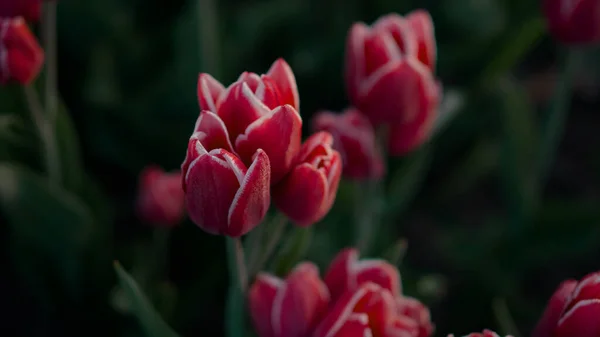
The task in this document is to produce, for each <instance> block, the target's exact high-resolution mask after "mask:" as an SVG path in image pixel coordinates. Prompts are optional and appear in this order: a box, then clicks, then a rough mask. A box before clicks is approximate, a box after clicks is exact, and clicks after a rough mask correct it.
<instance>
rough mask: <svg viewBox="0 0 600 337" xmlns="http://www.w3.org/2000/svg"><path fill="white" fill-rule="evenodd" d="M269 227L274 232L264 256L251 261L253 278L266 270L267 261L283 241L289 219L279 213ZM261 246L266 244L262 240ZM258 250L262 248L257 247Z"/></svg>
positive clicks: (263, 253) (267, 243)
mask: <svg viewBox="0 0 600 337" xmlns="http://www.w3.org/2000/svg"><path fill="white" fill-rule="evenodd" d="M265 225H267V224H263V226H265ZM269 225H271V226H274V228H273V227H272V229H273V231H272V232H271V235H270V237H269V239H268V241H267V242H266V248H265V250H264V251H263V252H262V254H259V255H258V258H256V259H255V260H253V261H250V275H251V276H253V275H255V274H256V273H258V272H260V271H261V270H262V269H263V268H264V266H265V263H267V261H268V260H269V257H271V255H272V254H273V251H274V250H275V248H276V247H277V244H278V243H279V242H280V241H281V237H282V236H283V233H284V232H285V228H286V225H287V217H286V216H285V215H284V214H282V213H278V214H277V215H276V216H275V218H274V219H272V220H271V222H270V223H269ZM259 244H260V245H261V246H262V245H263V244H265V242H262V240H261V242H260V243H259ZM256 248H260V247H256Z"/></svg>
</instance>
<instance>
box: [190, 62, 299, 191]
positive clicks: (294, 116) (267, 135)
mask: <svg viewBox="0 0 600 337" xmlns="http://www.w3.org/2000/svg"><path fill="white" fill-rule="evenodd" d="M198 102H199V104H200V107H201V108H202V109H203V110H206V111H209V112H211V113H213V114H215V115H216V117H211V120H212V119H215V118H218V119H219V120H220V121H219V127H220V128H221V126H223V127H224V128H223V129H224V131H225V135H226V136H227V138H228V146H229V147H228V148H226V147H223V148H224V149H227V150H228V151H234V152H235V153H236V154H237V155H238V156H239V157H240V159H241V160H242V161H243V162H244V164H246V165H250V164H251V163H252V156H253V155H254V153H255V152H256V150H258V149H262V150H263V151H264V152H265V153H266V154H267V155H268V156H269V159H270V163H271V171H272V173H271V183H272V184H275V183H277V182H278V181H279V180H281V179H282V178H283V176H285V175H286V174H287V173H288V172H289V170H290V169H291V167H292V164H293V161H294V159H295V157H296V155H297V153H298V151H299V149H300V144H301V140H302V139H301V138H302V134H301V133H302V119H301V118H300V114H299V113H298V111H297V110H298V107H299V99H298V90H297V88H296V80H295V78H294V74H293V72H292V70H291V68H290V67H289V65H288V64H287V63H286V62H285V61H284V60H283V59H279V60H277V61H275V63H274V64H273V66H272V67H271V69H270V70H269V71H268V72H267V74H264V75H260V76H259V75H257V74H254V73H249V72H244V73H243V74H242V75H241V76H240V77H239V78H238V80H237V81H236V82H235V83H233V84H231V85H230V86H229V87H228V88H227V89H225V87H224V86H223V85H222V84H221V83H219V82H218V81H217V80H215V79H214V78H213V77H211V76H210V75H208V74H200V77H199V79H198ZM203 113H204V112H203ZM203 113H201V116H200V118H202V114H203ZM200 118H199V120H198V122H197V123H196V129H195V131H196V132H207V131H206V130H204V129H203V126H202V125H201V123H200ZM213 124H214V123H211V125H213ZM222 131H223V130H221V129H220V130H219V132H222ZM219 139H220V138H219ZM274 139H276V140H277V141H273V140H274Z"/></svg>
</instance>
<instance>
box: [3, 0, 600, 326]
mask: <svg viewBox="0 0 600 337" xmlns="http://www.w3.org/2000/svg"><path fill="white" fill-rule="evenodd" d="M198 3H199V4H198ZM419 7H420V8H426V9H428V10H429V11H430V13H431V15H432V17H433V20H434V24H435V30H436V38H437V43H438V65H437V75H438V76H439V77H440V78H441V80H442V81H443V84H444V87H445V89H446V91H451V92H453V93H455V94H457V95H458V96H459V97H460V102H461V103H460V104H459V105H458V106H459V108H458V110H457V111H456V113H455V114H454V115H453V117H454V118H452V120H451V121H450V122H448V123H447V124H445V125H444V127H443V128H442V129H441V130H440V132H439V133H437V134H436V135H435V136H434V137H433V139H432V141H431V142H430V143H429V144H427V145H425V146H424V147H422V148H421V149H419V150H418V151H415V152H414V153H412V154H410V155H408V156H406V157H405V158H391V159H390V160H389V172H390V174H389V176H388V178H387V180H386V184H385V186H386V191H387V195H388V202H387V203H386V206H385V209H386V212H387V213H386V214H387V215H388V216H387V217H386V218H385V221H384V222H383V223H381V224H379V225H378V226H380V227H378V230H377V233H378V237H377V244H376V248H375V249H374V250H373V252H371V253H370V255H371V256H381V255H382V254H384V252H386V251H388V248H389V247H390V246H391V245H393V244H394V242H396V241H397V240H398V239H400V238H406V239H407V241H408V245H409V249H408V251H407V254H406V257H405V259H404V260H403V262H402V264H401V266H400V269H401V272H402V276H403V283H404V289H405V292H406V293H408V294H409V295H412V296H416V297H418V298H420V299H422V300H423V301H424V302H425V303H427V304H428V305H430V307H431V310H432V316H433V321H434V322H435V323H436V325H437V332H436V336H446V335H447V334H448V333H455V334H457V335H461V334H466V333H468V332H471V331H477V330H482V329H483V328H491V329H495V330H497V331H498V332H499V333H514V334H515V335H516V334H517V332H516V331H514V330H513V331H503V330H506V329H509V330H510V329H514V328H513V327H511V326H510V321H511V319H510V317H509V318H507V317H506V313H505V311H506V310H507V311H508V312H509V313H510V316H512V318H513V319H514V321H515V322H516V327H517V328H518V329H519V330H520V331H521V332H522V336H525V335H527V334H528V333H529V331H530V330H531V328H532V327H533V325H534V324H535V322H536V320H537V318H538V317H539V315H540V314H541V310H542V308H543V306H544V305H545V301H546V300H547V298H548V297H549V296H550V295H551V293H552V291H553V290H554V289H555V287H556V286H557V285H558V284H559V282H560V281H561V280H563V279H566V278H571V277H572V278H579V277H581V276H583V275H584V274H586V273H588V272H591V271H595V270H597V269H600V263H599V262H598V261H599V258H600V248H599V247H600V207H599V204H598V201H599V200H598V198H599V193H600V185H599V184H598V183H599V179H600V155H599V154H598V151H597V149H598V148H599V145H600V132H598V127H599V126H600V116H598V110H599V108H600V105H599V99H598V98H599V96H598V93H599V89H598V88H599V86H598V85H599V84H600V82H599V80H600V64H599V63H598V61H597V60H598V56H600V54H599V53H598V51H597V50H596V49H594V48H587V49H585V50H583V52H582V53H581V54H582V55H583V56H582V57H581V59H580V62H579V63H578V69H577V72H576V76H575V80H574V82H575V85H574V95H573V99H572V102H571V105H570V113H569V115H568V119H567V121H566V123H565V125H564V126H565V134H564V138H563V139H562V141H561V142H560V146H559V149H558V150H559V154H558V156H557V160H556V161H555V162H554V164H553V166H552V169H551V172H550V175H549V179H548V182H547V183H545V184H544V185H543V186H535V184H534V183H532V181H535V180H536V177H537V176H538V175H539V174H540V173H539V172H537V171H535V170H534V169H533V167H534V166H535V165H533V163H532V161H531V158H532V157H533V154H534V153H536V151H538V150H537V149H538V146H539V144H540V141H541V139H540V125H541V124H542V123H543V121H544V114H545V112H546V111H547V109H548V107H549V105H550V104H551V99H552V97H553V95H554V92H553V90H554V87H555V85H556V84H557V81H559V80H558V73H559V71H558V61H559V60H560V57H559V56H560V55H561V54H560V53H561V50H560V46H558V45H557V44H556V43H555V42H554V41H553V40H552V39H551V38H550V37H549V36H548V35H547V33H546V31H545V27H544V23H543V21H542V19H541V14H540V9H539V4H538V2H537V1H532V0H528V1H524V0H477V1H456V0H427V1H417V0H413V1H409V0H400V1H399V0H370V1H358V0H330V1H323V0H268V1H267V0H265V1H252V0H244V1H241V0H238V1H235V0H222V1H216V0H213V1H191V0H188V1H184V0H168V1H167V0H86V1H82V0H80V1H77V0H64V1H60V3H59V6H58V57H59V89H60V94H61V96H62V104H61V111H60V115H59V118H58V125H57V131H56V132H57V134H58V135H59V137H60V138H61V141H60V147H61V153H62V157H61V162H62V163H63V169H64V170H65V176H66V177H67V178H66V183H65V184H66V186H65V187H64V188H63V189H53V188H48V187H47V186H46V187H44V186H45V185H44V183H43V182H40V179H42V177H41V175H40V173H38V172H40V171H41V162H40V159H39V157H40V156H39V154H40V148H39V146H38V140H37V139H36V135H35V131H34V129H33V127H32V124H31V120H30V119H29V117H28V116H29V115H28V114H27V111H26V108H25V107H24V104H23V99H22V94H21V91H20V88H18V87H15V86H7V87H4V88H1V89H0V112H1V113H2V114H1V115H0V116H1V117H2V123H0V135H1V137H2V139H1V140H0V160H2V163H9V164H10V165H18V169H14V170H12V171H11V170H6V169H0V173H1V174H0V177H1V180H2V181H3V182H4V183H2V184H0V185H2V186H0V187H2V188H0V190H2V193H5V195H6V193H8V192H7V191H9V187H12V188H14V187H15V186H16V187H18V191H17V192H16V193H14V192H15V190H14V189H13V190H10V191H9V192H11V193H13V194H10V196H11V197H12V199H9V201H6V200H7V199H6V198H4V199H3V200H5V205H4V206H3V207H2V213H1V214H2V222H1V225H0V229H1V231H2V242H1V243H0V247H1V248H0V253H1V259H2V262H1V266H2V269H3V271H2V272H0V275H2V276H0V292H1V295H0V298H1V300H0V306H2V312H4V314H3V315H2V316H1V317H2V318H1V319H0V322H1V323H0V334H1V335H3V336H124V337H135V336H143V333H142V331H141V330H140V329H139V326H138V325H137V322H136V320H135V319H134V318H133V316H132V315H130V314H129V313H128V310H127V309H121V310H116V309H115V308H117V309H118V308H119V305H118V303H119V299H122V298H121V297H122V294H121V297H120V295H119V292H118V291H116V290H115V289H117V288H116V284H117V283H116V282H117V280H116V277H115V275H114V271H113V266H112V261H113V260H119V261H121V263H122V264H123V265H124V267H125V268H126V269H127V270H129V271H131V272H132V274H133V275H134V277H135V275H136V273H135V271H136V270H140V272H139V273H140V274H143V270H145V268H146V269H148V268H149V267H148V266H151V265H153V264H154V263H155V261H156V260H157V259H156V254H155V252H154V251H153V248H152V246H151V243H152V242H153V241H152V240H153V239H152V237H153V233H152V232H153V229H152V228H150V227H149V226H147V225H144V224H142V223H140V221H139V220H138V219H137V217H136V216H135V213H134V201H135V197H136V193H137V175H138V174H139V172H140V171H141V169H142V168H144V167H145V166H147V165H149V164H158V165H160V166H162V167H163V168H165V169H167V170H171V169H177V168H178V167H179V165H180V164H181V162H182V160H183V156H184V154H185V148H186V146H187V139H188V137H189V135H190V133H191V131H192V129H193V125H194V122H195V119H196V118H197V115H198V112H199V110H198V106H197V99H196V83H197V77H198V73H199V72H201V71H203V72H209V73H211V74H213V75H214V76H215V77H216V78H217V79H219V80H220V81H221V82H222V83H224V84H229V83H231V82H232V81H234V80H235V79H236V78H237V77H238V76H239V74H240V73H241V72H242V71H245V70H248V71H254V72H257V73H263V72H265V71H266V70H267V69H268V68H269V66H270V65H271V63H272V62H273V61H274V60H275V59H276V58H278V57H283V58H285V59H286V60H287V61H288V62H289V64H290V65H291V67H292V69H293V70H294V73H295V76H296V79H297V82H298V87H299V91H300V98H301V115H302V118H303V120H304V125H305V135H307V134H308V132H309V130H308V128H307V126H308V125H310V123H309V122H310V118H311V116H312V115H313V114H314V113H315V112H316V111H318V110H320V109H329V110H333V111H340V110H342V109H343V108H345V107H346V106H347V104H348V102H347V98H346V96H345V93H344V84H343V77H342V68H343V59H344V44H345V39H346V33H347V30H348V28H349V27H350V25H351V24H352V23H353V22H355V21H365V22H367V23H371V22H373V21H374V20H375V19H376V18H377V17H379V16H381V15H383V14H386V13H389V12H398V13H401V14H404V13H407V12H409V11H410V10H412V9H416V8H419ZM37 28H39V27H37V26H34V29H37ZM39 82H42V81H41V80H40V81H39ZM15 172H16V173H15ZM8 173H11V174H13V173H14V175H10V174H8ZM32 175H33V176H34V177H30V176H32ZM15 177H16V178H15ZM23 177H25V178H23ZM36 179H37V180H36ZM8 182H15V184H14V185H15V186H13V185H11V183H8ZM17 183H18V184H17ZM9 185H10V186H9ZM354 192H355V189H354V186H353V185H351V184H349V183H344V184H342V186H341V187H340V192H339V194H338V200H337V202H336V205H335V206H334V208H333V210H332V211H331V213H330V214H329V215H328V217H327V218H326V219H325V220H324V221H323V222H322V223H320V224H317V225H315V226H314V233H312V235H313V236H312V241H311V245H310V248H306V247H305V250H306V251H307V252H308V258H310V259H311V260H313V261H315V262H317V263H318V264H319V265H320V267H321V268H322V269H323V268H325V267H326V265H327V263H328V261H329V260H330V259H331V257H332V256H333V255H334V254H335V253H336V251H337V250H338V249H340V248H341V247H345V246H348V245H351V244H352V240H351V239H352V238H351V237H350V236H349V235H348V234H347V233H348V228H349V227H350V226H352V224H351V223H352V217H353V213H352V212H353V211H354V210H356V209H357V207H356V206H355V205H354V204H353V201H352V200H353V193H354ZM358 210H359V211H360V207H359V208H358ZM301 255H302V254H301ZM298 257H299V258H300V257H302V256H298ZM167 260H168V263H167V266H168V267H167V273H166V275H162V276H161V278H160V280H159V281H156V280H155V281H153V282H149V283H148V284H142V285H141V286H142V288H144V290H145V291H146V293H148V294H149V295H150V297H151V298H152V300H153V303H154V305H155V307H156V308H157V309H158V310H159V312H160V313H161V314H162V315H163V317H164V318H165V320H166V321H167V322H168V323H169V324H170V325H171V326H172V327H173V328H174V329H175V330H176V331H178V332H179V333H180V334H181V335H182V336H221V335H223V325H224V317H223V315H224V314H223V313H224V303H225V294H226V285H227V282H228V276H227V271H226V270H227V264H226V261H225V249H224V240H223V238H220V237H213V236H209V235H207V234H204V233H203V232H202V231H201V230H199V229H198V228H196V227H195V226H194V225H193V224H191V223H190V222H185V223H184V224H182V225H181V226H179V227H178V228H176V229H174V230H173V232H172V233H171V237H170V248H169V249H168V255H167ZM284 269H285V268H284ZM115 303H117V304H115ZM249 336H250V334H249Z"/></svg>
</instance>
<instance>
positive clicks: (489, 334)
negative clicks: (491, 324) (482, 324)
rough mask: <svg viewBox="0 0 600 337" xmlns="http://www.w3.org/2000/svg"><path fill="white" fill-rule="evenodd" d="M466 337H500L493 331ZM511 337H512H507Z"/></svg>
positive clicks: (452, 336)
mask: <svg viewBox="0 0 600 337" xmlns="http://www.w3.org/2000/svg"><path fill="white" fill-rule="evenodd" d="M448 337H454V335H448ZM464 337H500V336H499V335H498V334H497V333H495V332H493V331H492V330H483V333H479V332H473V333H470V334H468V335H466V336H464ZM506 337H511V336H506Z"/></svg>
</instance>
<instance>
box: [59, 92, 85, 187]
mask: <svg viewBox="0 0 600 337" xmlns="http://www.w3.org/2000/svg"><path fill="white" fill-rule="evenodd" d="M55 123H56V124H55V131H54V136H55V137H56V143H57V146H58V156H59V162H60V169H61V177H62V182H63V185H64V186H65V187H66V188H67V189H68V190H70V191H73V192H77V193H78V192H79V191H80V189H81V188H82V184H83V181H84V176H85V173H84V170H83V163H82V159H81V149H80V147H79V137H78V136H77V132H76V130H75V125H73V122H72V121H71V117H70V116H69V113H68V111H67V109H66V107H65V105H64V104H62V103H61V104H59V107H58V111H57V113H56V121H55Z"/></svg>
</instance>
